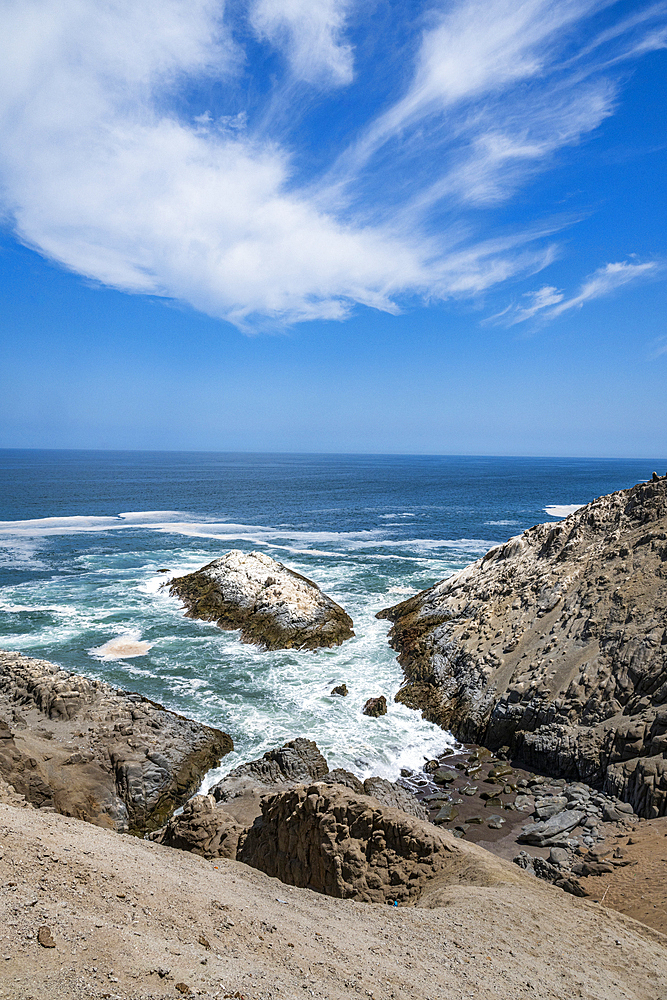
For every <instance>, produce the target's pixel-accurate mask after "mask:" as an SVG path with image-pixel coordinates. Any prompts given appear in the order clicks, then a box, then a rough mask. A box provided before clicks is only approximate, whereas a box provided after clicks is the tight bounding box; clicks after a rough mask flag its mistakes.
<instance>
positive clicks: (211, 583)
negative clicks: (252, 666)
mask: <svg viewBox="0 0 667 1000" xmlns="http://www.w3.org/2000/svg"><path fill="white" fill-rule="evenodd" d="M165 586H168V587H169V593H170V594H172V595H174V596H176V597H179V598H180V599H181V600H182V601H183V603H184V604H185V607H186V609H187V610H186V614H187V616H188V617H189V618H201V619H203V620H204V621H210V622H215V623H216V624H217V625H219V626H220V628H223V629H230V630H233V629H240V630H241V639H242V640H243V642H251V643H256V644H257V645H259V646H262V647H263V648H264V649H318V648H319V647H322V646H325V647H327V646H339V645H340V644H341V643H342V642H344V641H345V640H346V639H349V638H351V637H352V636H353V635H354V632H353V631H352V619H351V618H350V616H349V615H348V614H346V613H345V611H343V609H342V608H341V607H339V605H338V604H336V603H335V601H332V600H331V598H330V597H327V595H326V594H323V593H322V591H321V590H320V588H319V587H318V586H317V584H316V583H313V581H312V580H308V579H307V578H306V577H305V576H301V575H300V574H299V573H295V572H294V571H293V570H291V569H288V568H287V567H286V566H283V564H282V563H279V562H276V561H275V559H271V557H270V556H267V555H264V554H263V553H262V552H241V551H239V550H238V549H232V551H231V552H227V553H226V555H224V556H222V558H220V559H214V560H213V562H210V563H208V564H207V565H206V566H202V568H201V569H198V570H197V571H196V572H194V573H188V574H187V575H186V576H181V577H176V578H174V579H173V580H171V581H170V582H169V583H168V584H165Z"/></svg>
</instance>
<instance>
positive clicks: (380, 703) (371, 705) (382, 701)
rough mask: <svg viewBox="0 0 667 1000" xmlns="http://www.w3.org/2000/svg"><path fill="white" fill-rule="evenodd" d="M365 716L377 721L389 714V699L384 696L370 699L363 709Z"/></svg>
mask: <svg viewBox="0 0 667 1000" xmlns="http://www.w3.org/2000/svg"><path fill="white" fill-rule="evenodd" d="M363 713H364V715H370V716H371V717H372V718H374V719H377V718H378V716H380V715H386V714H387V699H386V698H385V696H384V695H383V694H381V695H380V697H379V698H369V699H368V701H367V702H366V704H365V705H364V708H363Z"/></svg>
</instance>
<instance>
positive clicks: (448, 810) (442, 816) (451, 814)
mask: <svg viewBox="0 0 667 1000" xmlns="http://www.w3.org/2000/svg"><path fill="white" fill-rule="evenodd" d="M458 814H459V811H458V809H457V808H456V806H454V805H452V804H451V803H450V802H447V803H445V805H444V806H443V807H442V809H441V810H440V812H439V813H438V814H437V816H436V817H435V818H434V820H433V822H434V823H449V822H451V820H453V819H456V817H457V816H458Z"/></svg>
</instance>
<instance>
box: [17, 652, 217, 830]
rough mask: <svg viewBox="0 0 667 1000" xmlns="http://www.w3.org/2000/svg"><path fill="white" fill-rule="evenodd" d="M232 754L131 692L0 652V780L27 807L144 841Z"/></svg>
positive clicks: (206, 732) (208, 734)
mask: <svg viewBox="0 0 667 1000" xmlns="http://www.w3.org/2000/svg"><path fill="white" fill-rule="evenodd" d="M232 749H233V743H232V740H231V738H230V737H229V736H227V735H226V733H222V732H220V731H219V730H217V729H211V728H210V727H208V726H203V725H200V724H199V723H197V722H193V721H192V720H190V719H185V718H183V717H182V716H180V715H176V714H175V713H174V712H169V711H167V709H165V708H162V706H161V705H156V704H155V703H154V702H152V701H149V700H148V699H147V698H143V697H142V696H141V695H139V694H131V693H129V692H127V691H119V690H117V689H116V688H113V687H111V686H110V685H109V684H105V683H104V682H102V681H96V680H91V679H89V678H87V677H82V676H80V675H78V674H74V673H70V672H69V671H67V670H61V669H60V667H58V666H56V665H55V664H53V663H48V662H47V661H46V660H37V659H32V658H30V657H26V656H21V655H20V654H19V653H10V652H2V651H0V775H1V776H2V778H4V780H5V781H6V782H8V783H10V784H11V785H12V786H13V788H14V789H15V790H16V792H17V793H19V794H20V795H22V796H24V797H25V799H26V800H27V801H28V802H30V803H31V804H32V805H34V806H37V807H39V808H50V809H54V810H55V811H57V812H60V813H63V814H65V815H67V816H75V817H77V818H79V819H85V820H87V821H88V822H90V823H96V824H97V825H99V826H107V827H112V828H113V829H115V830H119V831H122V832H129V833H135V834H138V835H143V834H144V833H145V832H146V831H148V830H154V829H155V828H156V827H159V826H161V825H162V823H164V822H165V820H166V819H167V818H168V817H169V816H170V815H171V814H172V813H173V811H174V809H176V808H178V807H179V806H181V805H182V804H183V802H185V801H186V800H187V799H188V797H189V796H190V795H191V794H192V793H193V791H194V790H195V789H196V788H197V787H198V785H199V784H200V782H201V780H202V778H203V776H204V774H205V773H206V772H207V771H208V770H209V769H210V768H212V767H216V766H217V765H218V764H219V763H220V760H221V759H222V757H223V756H224V755H225V754H227V753H229V751H230V750H232Z"/></svg>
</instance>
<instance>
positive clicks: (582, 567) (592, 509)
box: [378, 477, 667, 817]
mask: <svg viewBox="0 0 667 1000" xmlns="http://www.w3.org/2000/svg"><path fill="white" fill-rule="evenodd" d="M666 612H667V477H665V478H659V477H655V478H654V479H653V480H652V481H650V482H648V483H642V484H639V485H638V486H635V487H633V488H632V489H629V490H621V491H619V492H616V493H612V494H610V495H608V496H604V497H600V498H599V499H598V500H595V501H593V502H592V503H590V504H588V505H587V506H585V507H582V508H581V509H580V510H578V511H577V512H576V513H574V514H571V515H570V516H569V517H567V518H566V519H565V520H564V521H562V522H560V523H556V524H553V523H552V524H541V525H537V526H536V527H534V528H530V529H529V530H528V531H526V532H524V533H523V535H520V536H517V537H516V538H512V539H510V540H509V541H508V542H507V543H506V544H504V545H499V546H497V547H496V548H494V549H491V551H490V552H488V553H487V554H486V555H485V556H484V557H483V558H482V559H480V560H478V561H477V562H476V563H474V564H473V565H472V566H469V567H467V568H466V569H464V570H462V571H460V572H458V573H456V574H454V575H453V576H452V577H450V578H449V579H447V580H443V581H442V582H441V583H438V584H436V585H435V586H434V587H431V588H430V589H428V590H425V591H422V592H421V593H420V594H417V595H415V597H412V598H410V599H409V600H407V601H404V602H402V603H401V604H398V605H396V606H395V607H392V608H388V609H386V610H384V611H381V612H380V613H379V615H378V617H380V618H388V619H390V620H391V621H392V622H394V625H393V628H392V629H391V631H390V633H389V636H390V642H391V644H392V646H393V648H394V649H396V650H397V651H398V652H399V662H400V663H401V665H402V666H403V670H404V673H405V677H406V683H405V685H404V687H403V688H402V689H401V691H399V693H398V695H397V696H396V697H397V700H400V701H402V702H404V703H405V704H407V705H409V706H411V707H413V708H421V709H423V712H424V715H425V716H426V717H427V718H428V719H431V720H432V721H434V722H437V723H438V724H439V725H441V726H443V727H444V728H446V729H451V730H452V732H453V733H454V734H455V735H456V736H457V737H458V738H459V739H461V740H464V741H469V742H477V743H482V744H484V745H485V746H489V747H492V748H494V749H496V748H500V747H503V746H505V747H507V748H508V753H510V754H512V755H513V757H514V758H515V759H517V760H520V761H523V762H524V763H526V764H527V765H528V766H529V767H534V768H536V769H540V770H545V771H547V772H548V773H550V774H554V775H562V776H565V777H572V778H581V779H583V780H584V781H586V782H589V783H591V784H594V785H597V786H598V787H599V786H602V785H603V784H604V787H605V789H606V790H607V791H609V792H610V793H612V794H616V795H618V796H620V797H621V798H623V799H624V800H625V801H627V802H630V803H631V804H632V806H633V808H634V810H635V811H636V812H637V813H638V814H639V815H642V816H645V817H657V816H662V815H665V813H667V704H666V703H667V621H666Z"/></svg>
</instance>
